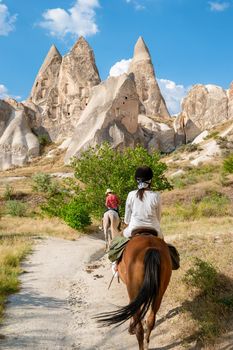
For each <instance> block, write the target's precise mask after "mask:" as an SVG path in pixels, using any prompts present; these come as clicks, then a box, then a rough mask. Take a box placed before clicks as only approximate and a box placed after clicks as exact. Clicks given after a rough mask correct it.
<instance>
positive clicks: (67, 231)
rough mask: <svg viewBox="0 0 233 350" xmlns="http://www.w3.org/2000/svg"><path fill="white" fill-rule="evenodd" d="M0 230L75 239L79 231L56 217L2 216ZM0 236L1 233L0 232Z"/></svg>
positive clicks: (10, 232)
mask: <svg viewBox="0 0 233 350" xmlns="http://www.w3.org/2000/svg"><path fill="white" fill-rule="evenodd" d="M0 230H1V232H4V234H7V235H12V234H13V235H28V236H56V237H60V238H65V239H71V240H73V239H77V238H79V237H80V235H81V233H80V232H77V231H76V230H74V229H72V228H70V227H69V226H67V225H66V224H64V223H63V222H62V220H59V219H58V218H27V217H23V218H19V217H6V216H5V217H2V219H1V221H0ZM0 236H1V233H0Z"/></svg>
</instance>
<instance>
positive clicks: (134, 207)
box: [124, 190, 163, 238]
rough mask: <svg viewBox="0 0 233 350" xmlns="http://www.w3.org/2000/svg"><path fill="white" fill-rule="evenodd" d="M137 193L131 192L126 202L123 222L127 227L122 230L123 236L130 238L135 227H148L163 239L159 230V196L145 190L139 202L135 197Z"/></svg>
mask: <svg viewBox="0 0 233 350" xmlns="http://www.w3.org/2000/svg"><path fill="white" fill-rule="evenodd" d="M137 191H138V190H135V191H131V192H130V193H129V194H128V197H127V200H126V205H125V218H124V221H125V223H126V224H128V227H127V228H126V229H125V230H124V236H126V237H130V236H131V233H132V230H133V229H135V228H137V227H149V228H153V229H155V230H156V231H157V232H158V236H159V237H161V238H163V235H162V232H161V228H160V219H161V200H160V194H159V193H158V192H153V191H151V190H146V191H144V194H143V199H142V201H141V200H140V198H139V197H137Z"/></svg>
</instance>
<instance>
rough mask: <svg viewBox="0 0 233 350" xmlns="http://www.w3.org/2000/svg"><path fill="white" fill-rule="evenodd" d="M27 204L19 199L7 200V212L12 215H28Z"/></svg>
mask: <svg viewBox="0 0 233 350" xmlns="http://www.w3.org/2000/svg"><path fill="white" fill-rule="evenodd" d="M27 209H28V208H27V205H26V203H22V202H20V201H17V200H10V201H7V202H6V213H7V214H9V215H11V216H27Z"/></svg>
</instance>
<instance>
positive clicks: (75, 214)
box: [62, 199, 91, 230]
mask: <svg viewBox="0 0 233 350" xmlns="http://www.w3.org/2000/svg"><path fill="white" fill-rule="evenodd" d="M62 218H63V219H64V221H65V222H66V223H67V224H68V225H69V226H70V227H72V228H74V229H76V230H79V229H84V228H85V227H86V226H88V225H90V224H91V217H90V214H89V211H88V209H87V208H86V207H85V205H84V204H83V203H82V202H79V201H78V200H77V199H72V200H71V201H70V202H69V203H67V204H65V205H64V207H63V208H62Z"/></svg>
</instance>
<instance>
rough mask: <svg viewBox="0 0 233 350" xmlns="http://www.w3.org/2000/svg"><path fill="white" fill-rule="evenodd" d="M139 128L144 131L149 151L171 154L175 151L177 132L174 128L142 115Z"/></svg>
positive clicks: (139, 117) (139, 118)
mask: <svg viewBox="0 0 233 350" xmlns="http://www.w3.org/2000/svg"><path fill="white" fill-rule="evenodd" d="M138 122H139V126H140V128H141V129H142V131H143V136H144V143H145V146H146V147H147V149H148V150H149V151H153V150H158V151H161V152H163V153H169V152H172V151H174V149H175V132H174V129H173V127H172V126H169V125H168V124H165V123H159V122H155V121H154V120H152V119H151V118H148V117H146V116H145V115H142V114H140V115H139V116H138Z"/></svg>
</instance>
